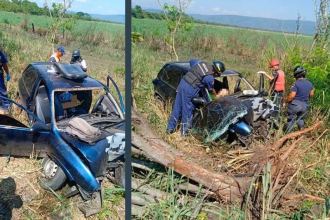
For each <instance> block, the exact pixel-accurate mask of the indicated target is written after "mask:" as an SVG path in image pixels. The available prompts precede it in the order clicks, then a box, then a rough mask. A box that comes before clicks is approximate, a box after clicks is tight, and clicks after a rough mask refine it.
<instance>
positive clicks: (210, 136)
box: [193, 96, 248, 143]
mask: <svg viewBox="0 0 330 220" xmlns="http://www.w3.org/2000/svg"><path fill="white" fill-rule="evenodd" d="M201 111H202V112H201V113H200V114H198V115H197V116H196V117H195V118H194V119H193V128H194V129H193V132H195V133H198V134H199V135H201V136H202V137H203V138H204V142H205V143H208V142H210V141H215V140H217V139H218V138H220V137H221V136H222V135H223V134H225V133H226V131H227V130H228V128H229V126H230V125H232V124H235V123H236V122H237V121H238V120H239V119H240V118H242V117H244V116H245V115H246V114H247V113H248V109H247V107H246V106H245V105H244V104H243V103H242V102H241V101H239V100H238V99H237V98H235V97H232V96H225V97H222V98H220V99H219V100H214V101H212V102H210V103H208V104H207V105H206V106H205V107H204V108H203V109H202V110H201Z"/></svg>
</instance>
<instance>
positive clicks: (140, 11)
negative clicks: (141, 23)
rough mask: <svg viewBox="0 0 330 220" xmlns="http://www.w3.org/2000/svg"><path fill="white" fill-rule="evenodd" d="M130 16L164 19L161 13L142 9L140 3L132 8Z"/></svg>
mask: <svg viewBox="0 0 330 220" xmlns="http://www.w3.org/2000/svg"><path fill="white" fill-rule="evenodd" d="M131 13H132V17H133V18H138V19H144V18H149V19H157V20H165V15H164V14H163V13H153V12H148V11H145V10H143V9H142V7H141V6H140V5H136V6H135V7H134V8H132V12H131Z"/></svg>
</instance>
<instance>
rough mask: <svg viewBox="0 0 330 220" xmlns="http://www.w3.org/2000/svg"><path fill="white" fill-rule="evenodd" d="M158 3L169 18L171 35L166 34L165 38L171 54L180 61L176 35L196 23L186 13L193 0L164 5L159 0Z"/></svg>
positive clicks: (168, 23)
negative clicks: (176, 46)
mask: <svg viewBox="0 0 330 220" xmlns="http://www.w3.org/2000/svg"><path fill="white" fill-rule="evenodd" d="M158 3H159V5H160V7H161V8H162V10H163V13H164V16H165V19H166V20H167V30H168V31H169V35H165V36H164V38H165V40H166V42H167V43H168V45H169V46H170V51H171V54H174V56H175V58H176V60H177V61H178V60H179V57H178V54H177V52H176V48H175V35H176V33H177V32H178V31H179V30H185V31H189V30H191V28H192V27H193V25H194V19H193V18H192V17H190V16H188V15H186V14H185V11H186V9H187V8H188V6H189V4H190V3H191V0H187V1H185V0H178V1H177V4H178V5H177V6H176V5H170V4H167V3H166V4H164V5H162V4H161V2H160V0H158Z"/></svg>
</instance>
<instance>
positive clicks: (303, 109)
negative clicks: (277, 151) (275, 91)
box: [285, 66, 314, 133]
mask: <svg viewBox="0 0 330 220" xmlns="http://www.w3.org/2000/svg"><path fill="white" fill-rule="evenodd" d="M306 74H307V72H306V70H305V69H304V68H303V67H302V66H296V67H295V68H294V73H293V75H294V77H295V78H296V82H295V83H294V84H293V85H292V87H291V92H290V94H289V96H288V97H287V99H286V100H285V102H286V103H289V106H288V113H287V114H288V115H287V125H286V132H287V133H290V132H291V131H292V129H293V126H294V124H295V123H296V122H297V125H298V128H299V130H301V129H303V127H304V119H305V118H306V115H307V112H308V108H309V99H310V98H312V97H313V95H314V88H313V85H312V83H311V82H310V81H308V80H306V79H305V77H306Z"/></svg>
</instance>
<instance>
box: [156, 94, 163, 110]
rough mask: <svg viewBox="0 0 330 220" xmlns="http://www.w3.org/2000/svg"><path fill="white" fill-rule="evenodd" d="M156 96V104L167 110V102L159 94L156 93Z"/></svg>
mask: <svg viewBox="0 0 330 220" xmlns="http://www.w3.org/2000/svg"><path fill="white" fill-rule="evenodd" d="M154 98H155V102H156V105H157V106H158V107H159V108H160V109H161V110H163V111H165V110H166V105H165V102H164V101H163V100H162V99H161V98H160V97H159V96H158V95H155V96H154Z"/></svg>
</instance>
